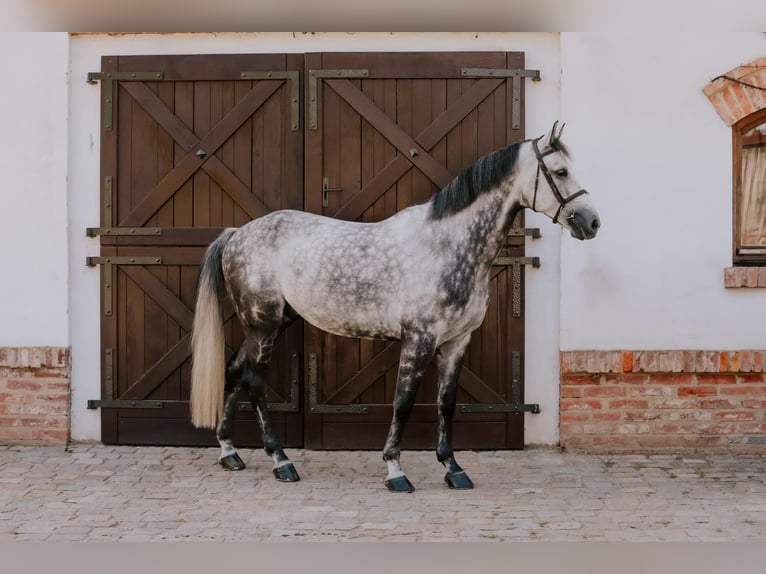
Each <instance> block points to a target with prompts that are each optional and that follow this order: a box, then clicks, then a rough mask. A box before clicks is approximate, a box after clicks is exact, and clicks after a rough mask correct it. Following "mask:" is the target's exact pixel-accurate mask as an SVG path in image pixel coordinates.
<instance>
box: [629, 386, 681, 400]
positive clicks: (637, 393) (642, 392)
mask: <svg viewBox="0 0 766 574" xmlns="http://www.w3.org/2000/svg"><path fill="white" fill-rule="evenodd" d="M628 390H629V392H630V396H631V397H672V396H674V394H675V393H674V390H675V387H672V386H668V385H654V386H651V387H650V386H649V385H641V386H639V385H634V386H631V387H629V388H628Z"/></svg>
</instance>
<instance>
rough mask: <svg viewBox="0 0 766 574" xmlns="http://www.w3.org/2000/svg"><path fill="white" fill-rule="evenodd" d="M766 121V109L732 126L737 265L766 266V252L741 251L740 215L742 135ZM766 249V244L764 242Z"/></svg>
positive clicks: (734, 234) (734, 252)
mask: <svg viewBox="0 0 766 574" xmlns="http://www.w3.org/2000/svg"><path fill="white" fill-rule="evenodd" d="M764 122H766V109H762V110H759V111H757V112H754V113H752V114H750V115H748V116H745V117H744V118H742V119H741V120H739V121H738V122H736V123H735V124H734V125H733V126H732V154H733V161H732V166H733V174H732V175H733V194H732V195H733V209H732V261H733V263H734V265H735V266H766V253H763V254H756V253H740V247H741V245H740V237H741V233H740V229H741V226H742V224H743V222H742V218H741V217H740V205H741V201H742V193H743V190H742V149H743V141H742V136H743V134H745V133H746V132H748V131H750V130H751V129H753V128H754V127H756V126H758V125H761V124H763V123H764ZM763 247H764V250H766V244H764V246H763Z"/></svg>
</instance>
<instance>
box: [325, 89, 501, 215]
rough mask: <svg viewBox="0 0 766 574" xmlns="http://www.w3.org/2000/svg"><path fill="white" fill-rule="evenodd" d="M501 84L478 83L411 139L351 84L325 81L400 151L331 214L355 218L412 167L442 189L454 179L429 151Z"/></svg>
mask: <svg viewBox="0 0 766 574" xmlns="http://www.w3.org/2000/svg"><path fill="white" fill-rule="evenodd" d="M504 81H505V80H504V79H503V78H487V79H481V80H479V81H477V82H476V83H474V84H473V85H472V86H471V87H470V88H469V89H468V90H467V91H466V92H465V93H464V94H463V95H462V96H461V97H460V98H458V100H456V101H455V102H454V103H453V104H452V105H451V106H450V107H449V108H448V109H446V110H445V111H444V112H442V113H441V114H440V115H439V117H437V118H436V119H435V120H434V121H433V123H431V125H430V126H428V127H427V128H426V129H424V130H423V131H422V132H420V133H419V134H418V135H416V136H415V137H414V138H413V137H412V136H410V135H409V134H407V133H406V132H405V131H403V130H402V128H400V127H399V126H398V125H397V123H396V122H395V121H394V120H392V119H391V118H390V117H389V116H388V115H387V114H386V113H385V112H384V111H382V110H381V109H380V108H379V107H378V106H377V105H376V104H375V103H374V102H373V101H372V100H370V99H369V98H368V97H367V96H366V95H365V94H364V93H362V92H361V91H359V90H358V89H357V88H356V87H355V86H354V85H353V84H352V83H351V82H349V81H348V80H344V79H326V80H325V83H326V84H327V85H328V86H329V87H330V88H332V89H333V91H335V92H336V93H337V94H338V95H339V96H340V97H341V98H343V99H344V100H345V101H346V102H347V103H348V104H349V105H350V106H351V107H352V108H353V109H354V110H356V111H357V112H358V113H359V114H360V115H361V116H362V117H364V119H365V121H367V122H368V123H369V124H370V125H371V126H372V127H373V128H375V129H376V130H377V131H378V132H380V133H381V134H382V135H383V136H384V137H385V138H386V139H387V140H388V141H389V142H390V143H391V144H392V145H393V146H394V147H395V148H396V149H397V150H398V151H399V154H397V155H396V157H394V159H392V160H391V161H390V162H389V163H388V164H387V165H386V166H385V167H384V168H383V169H382V170H381V171H380V173H378V175H377V176H375V178H374V179H373V180H372V181H370V182H369V183H367V184H366V185H365V186H364V187H363V188H362V189H361V190H359V191H358V192H357V193H355V194H354V196H353V197H351V198H350V199H349V200H348V201H347V202H346V203H344V204H343V205H342V206H341V208H340V209H339V210H338V211H337V212H336V213H335V214H333V217H336V218H341V219H356V218H357V217H359V215H360V214H361V213H362V212H363V211H364V210H366V209H367V208H368V207H370V206H371V205H372V204H373V203H375V201H377V200H378V198H379V197H380V196H381V195H383V194H384V193H385V192H386V190H388V189H389V188H390V187H391V186H392V185H394V184H395V183H396V182H397V181H398V180H399V179H400V178H401V177H402V176H403V175H404V174H405V173H406V172H407V170H408V169H410V167H411V166H413V165H414V166H415V167H417V168H418V169H419V170H420V171H422V172H423V173H424V174H425V175H426V176H427V177H428V178H429V179H430V180H431V181H432V182H433V183H434V184H436V186H437V187H438V188H439V189H441V188H443V187H445V186H446V185H447V184H448V183H449V182H450V181H451V180H452V178H453V177H454V176H453V175H452V174H450V173H449V172H448V171H447V169H446V168H445V167H444V166H443V165H442V164H441V162H439V161H438V160H436V159H434V157H433V156H431V155H430V154H429V152H430V151H431V149H433V148H434V146H436V144H438V143H439V142H440V141H441V140H442V138H444V137H445V136H446V135H447V134H448V133H449V131H450V130H451V129H452V128H454V127H455V126H456V125H457V124H459V123H460V122H461V121H462V120H463V118H465V117H466V116H467V115H468V114H469V113H470V112H471V111H473V110H474V109H476V106H478V105H479V104H480V103H481V102H482V101H483V100H484V99H485V98H487V97H488V96H489V95H490V94H491V93H492V92H493V91H495V90H496V89H497V88H498V87H499V86H500V85H501V84H502V83H503V82H504Z"/></svg>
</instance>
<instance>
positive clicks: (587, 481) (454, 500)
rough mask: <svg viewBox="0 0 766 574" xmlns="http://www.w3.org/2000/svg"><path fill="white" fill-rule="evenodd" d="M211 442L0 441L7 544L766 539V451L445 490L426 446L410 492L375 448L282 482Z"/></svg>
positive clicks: (503, 474) (487, 477)
mask: <svg viewBox="0 0 766 574" xmlns="http://www.w3.org/2000/svg"><path fill="white" fill-rule="evenodd" d="M217 454H218V449H216V448H169V447H125V446H119V447H113V446H104V445H98V444H76V445H72V446H70V447H69V448H68V449H66V450H65V449H64V448H63V447H21V446H0V541H76V540H88V541H91V540H108V541H116V540H124V541H148V540H215V541H230V540H236V541H248V540H270V541H274V540H312V541H318V540H319V541H323V540H327V541H339V540H391V541H393V540H401V541H405V540H407V541H450V540H458V539H459V540H474V541H479V540H483V541H489V540H497V541H501V540H523V541H529V540H543V541H583V540H593V541H755V540H758V541H760V540H763V539H765V538H766V454H764V455H760V454H733V453H730V454H705V455H700V454H688V453H684V454H663V455H616V454H613V455H603V454H602V455H590V454H577V453H561V452H558V451H557V450H553V449H529V450H526V451H491V452H460V453H458V460H459V462H460V463H461V464H462V465H463V467H464V468H465V469H466V470H467V472H468V473H469V475H470V476H471V478H472V479H473V481H474V482H475V484H476V489H474V490H471V491H451V490H449V489H448V488H447V487H446V486H445V484H444V482H443V475H444V470H443V468H442V466H441V465H440V464H438V463H437V461H436V457H435V455H434V453H432V452H421V451H418V452H413V451H405V452H404V453H403V454H402V465H403V467H404V469H405V470H406V472H407V474H408V476H409V478H410V480H411V481H412V482H413V484H414V485H415V487H416V489H417V490H416V491H415V492H414V493H412V494H394V493H389V492H388V491H387V490H386V489H385V487H384V486H383V478H384V475H385V471H386V469H385V464H384V463H383V461H382V460H381V456H380V453H378V452H351V451H343V452H337V451H336V452H333V451H308V450H289V451H288V454H289V456H290V457H291V458H292V459H293V461H294V462H295V466H296V468H297V470H298V472H299V473H300V475H301V479H302V480H301V481H300V482H298V483H293V484H285V483H279V482H277V481H275V480H274V479H273V477H272V474H271V461H270V459H269V458H268V457H267V456H266V455H265V454H264V453H263V452H262V451H261V450H249V449H242V450H240V455H241V456H242V458H243V459H244V461H245V463H246V464H247V465H248V467H247V468H246V469H245V470H243V471H240V472H226V471H224V470H222V469H221V468H219V467H218V466H217V465H216V464H215V461H216V457H217Z"/></svg>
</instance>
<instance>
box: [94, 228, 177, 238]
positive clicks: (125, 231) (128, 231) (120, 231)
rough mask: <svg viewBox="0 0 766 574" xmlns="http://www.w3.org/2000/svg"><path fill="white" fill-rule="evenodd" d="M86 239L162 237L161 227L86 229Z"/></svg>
mask: <svg viewBox="0 0 766 574" xmlns="http://www.w3.org/2000/svg"><path fill="white" fill-rule="evenodd" d="M85 235H86V237H97V236H99V235H112V236H115V235H120V236H124V235H128V236H130V235H133V236H137V235H162V228H161V227H86V228H85Z"/></svg>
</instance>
